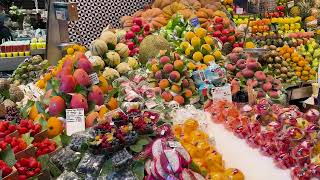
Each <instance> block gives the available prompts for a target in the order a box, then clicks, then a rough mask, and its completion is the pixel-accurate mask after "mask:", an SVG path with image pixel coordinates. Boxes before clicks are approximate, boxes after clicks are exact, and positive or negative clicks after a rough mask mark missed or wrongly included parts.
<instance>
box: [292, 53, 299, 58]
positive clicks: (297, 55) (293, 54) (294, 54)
mask: <svg viewBox="0 0 320 180" xmlns="http://www.w3.org/2000/svg"><path fill="white" fill-rule="evenodd" d="M291 57H298V58H299V54H298V53H297V52H294V53H292V54H291Z"/></svg>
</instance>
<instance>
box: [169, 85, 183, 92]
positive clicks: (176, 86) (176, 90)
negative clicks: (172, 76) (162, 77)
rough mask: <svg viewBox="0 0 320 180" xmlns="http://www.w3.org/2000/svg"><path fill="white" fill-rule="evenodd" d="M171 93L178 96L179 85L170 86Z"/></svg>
mask: <svg viewBox="0 0 320 180" xmlns="http://www.w3.org/2000/svg"><path fill="white" fill-rule="evenodd" d="M171 91H172V92H174V93H176V94H178V93H179V92H180V91H181V87H180V86H179V85H176V84H173V85H172V86H171Z"/></svg>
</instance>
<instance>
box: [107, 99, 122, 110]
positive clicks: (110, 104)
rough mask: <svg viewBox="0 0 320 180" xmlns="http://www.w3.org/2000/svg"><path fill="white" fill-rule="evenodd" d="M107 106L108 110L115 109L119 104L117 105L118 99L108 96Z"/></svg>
mask: <svg viewBox="0 0 320 180" xmlns="http://www.w3.org/2000/svg"><path fill="white" fill-rule="evenodd" d="M107 105H108V108H109V109H110V110H115V109H117V108H118V107H119V106H118V101H117V99H116V98H114V97H111V98H110V100H109V102H108V104H107Z"/></svg>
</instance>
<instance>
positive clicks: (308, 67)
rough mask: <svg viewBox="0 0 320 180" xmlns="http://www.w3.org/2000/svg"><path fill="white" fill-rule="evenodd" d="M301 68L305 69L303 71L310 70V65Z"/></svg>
mask: <svg viewBox="0 0 320 180" xmlns="http://www.w3.org/2000/svg"><path fill="white" fill-rule="evenodd" d="M303 70H305V71H310V70H311V68H310V66H304V68H303Z"/></svg>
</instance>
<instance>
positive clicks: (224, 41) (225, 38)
mask: <svg viewBox="0 0 320 180" xmlns="http://www.w3.org/2000/svg"><path fill="white" fill-rule="evenodd" d="M220 40H221V41H222V42H223V43H226V42H227V41H228V37H227V36H221V37H220Z"/></svg>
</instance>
